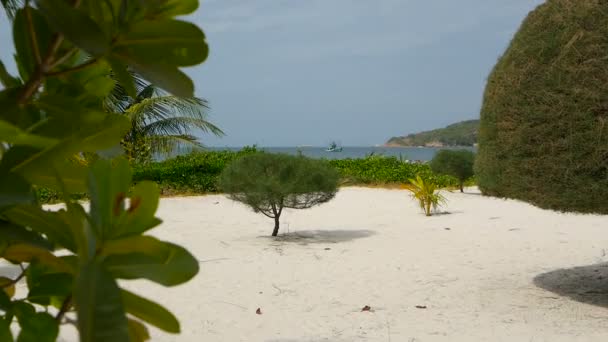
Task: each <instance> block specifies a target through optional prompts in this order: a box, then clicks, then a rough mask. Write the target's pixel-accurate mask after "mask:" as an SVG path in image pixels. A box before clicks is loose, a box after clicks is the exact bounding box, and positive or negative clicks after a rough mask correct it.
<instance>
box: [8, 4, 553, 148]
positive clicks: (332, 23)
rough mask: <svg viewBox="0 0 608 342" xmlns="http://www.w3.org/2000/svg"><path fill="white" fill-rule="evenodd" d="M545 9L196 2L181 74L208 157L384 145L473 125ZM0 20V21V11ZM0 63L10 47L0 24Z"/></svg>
mask: <svg viewBox="0 0 608 342" xmlns="http://www.w3.org/2000/svg"><path fill="white" fill-rule="evenodd" d="M542 2H544V1H543V0H458V1H455V0H373V1H370V0H255V1H254V0H202V1H201V5H200V7H199V9H198V11H197V12H196V13H195V14H193V15H190V16H188V17H187V18H185V20H189V21H192V22H194V23H196V24H197V25H198V26H200V27H201V28H202V29H203V30H204V31H205V34H206V35H207V40H208V43H209V45H210V49H211V52H210V56H209V58H208V59H207V61H206V62H205V63H204V64H202V65H200V66H196V67H192V68H187V69H186V70H185V71H186V72H187V73H188V75H189V76H190V77H191V78H192V79H193V81H194V84H195V86H196V96H198V97H203V98H205V99H207V100H208V101H209V102H210V105H211V110H210V113H209V116H210V121H212V122H213V123H214V124H216V125H218V126H219V127H220V128H221V129H223V130H224V132H225V133H226V136H224V137H222V138H217V137H214V136H210V135H201V136H200V137H201V141H202V142H203V143H204V144H205V145H207V146H244V145H253V144H257V145H258V146H299V145H313V146H325V145H328V144H329V143H330V142H331V141H333V140H335V141H337V142H339V143H340V144H341V145H344V146H372V145H377V144H383V143H384V142H386V140H388V139H389V138H390V137H392V136H399V135H406V134H408V133H414V132H418V131H422V130H428V129H434V128H439V127H443V126H445V125H448V124H450V123H454V122H458V121H461V120H467V119H475V118H478V117H479V110H480V107H481V101H482V95H483V89H484V87H485V82H486V79H487V76H488V74H489V72H490V71H491V69H492V67H493V66H494V64H495V63H496V61H497V59H498V58H499V57H500V55H501V54H502V53H503V52H504V50H505V49H506V47H507V46H508V44H509V41H510V40H511V38H512V36H513V34H514V33H515V32H516V31H517V29H518V27H519V25H520V24H521V22H522V20H523V19H524V18H525V16H526V14H527V13H528V12H529V11H531V10H532V9H534V8H535V7H536V6H538V5H539V4H540V3H542ZM0 12H1V11H0ZM0 44H1V47H2V48H1V49H0V59H1V60H2V61H3V62H4V63H5V64H6V65H7V67H8V68H9V69H13V70H14V63H13V62H12V59H13V58H12V53H13V48H12V39H11V33H10V28H9V25H8V23H7V20H6V18H5V17H4V13H2V14H0Z"/></svg>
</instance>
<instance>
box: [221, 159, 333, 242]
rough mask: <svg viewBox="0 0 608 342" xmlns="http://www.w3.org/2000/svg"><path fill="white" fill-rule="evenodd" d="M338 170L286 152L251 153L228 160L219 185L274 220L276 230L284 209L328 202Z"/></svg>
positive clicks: (305, 207)
mask: <svg viewBox="0 0 608 342" xmlns="http://www.w3.org/2000/svg"><path fill="white" fill-rule="evenodd" d="M338 179H339V176H338V172H336V170H335V169H334V168H332V167H331V166H329V165H328V164H327V162H325V161H323V160H316V159H310V158H306V157H302V156H290V155H286V154H270V153H255V154H251V155H247V156H244V157H241V158H239V159H237V160H236V161H234V162H233V163H231V164H230V165H229V166H228V167H227V168H226V169H225V170H224V171H223V172H222V175H221V178H220V188H221V189H222V190H223V191H224V192H226V193H227V194H228V196H229V197H230V198H231V199H233V200H236V201H239V202H242V203H244V204H246V205H248V206H249V207H251V208H252V209H253V210H254V211H255V212H256V213H258V212H259V213H262V214H264V215H266V216H268V217H270V218H272V219H274V230H273V231H272V236H277V234H278V233H279V225H280V217H281V213H282V212H283V209H284V208H291V209H307V208H310V207H313V206H315V205H319V204H322V203H325V202H328V201H329V200H331V199H332V198H334V196H335V195H336V192H337V191H338Z"/></svg>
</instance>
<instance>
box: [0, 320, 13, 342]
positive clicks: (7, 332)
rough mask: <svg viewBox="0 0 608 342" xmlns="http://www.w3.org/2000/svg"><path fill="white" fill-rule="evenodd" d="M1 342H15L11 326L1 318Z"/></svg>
mask: <svg viewBox="0 0 608 342" xmlns="http://www.w3.org/2000/svg"><path fill="white" fill-rule="evenodd" d="M0 341H3V342H13V341H14V340H13V335H12V334H11V329H10V324H9V323H8V322H7V321H5V320H4V319H2V318H0Z"/></svg>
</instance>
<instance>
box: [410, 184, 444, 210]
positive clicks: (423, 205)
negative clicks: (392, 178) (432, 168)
mask: <svg viewBox="0 0 608 342" xmlns="http://www.w3.org/2000/svg"><path fill="white" fill-rule="evenodd" d="M403 188H404V189H406V190H408V191H409V192H411V193H412V198H413V199H415V200H416V201H417V202H418V204H419V205H420V209H422V210H423V211H424V214H425V215H426V216H431V212H432V210H435V211H436V210H437V209H438V208H439V207H440V206H441V205H443V204H445V203H446V199H445V197H443V195H441V194H440V193H439V192H438V190H439V187H438V186H437V183H435V182H434V181H433V180H431V179H424V178H423V177H420V175H418V176H416V178H415V179H410V180H409V184H405V185H404V186H403Z"/></svg>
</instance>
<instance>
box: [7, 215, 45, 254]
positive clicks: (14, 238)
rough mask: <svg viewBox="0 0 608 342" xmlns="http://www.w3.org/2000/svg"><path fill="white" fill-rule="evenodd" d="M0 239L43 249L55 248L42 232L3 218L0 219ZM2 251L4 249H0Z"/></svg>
mask: <svg viewBox="0 0 608 342" xmlns="http://www.w3.org/2000/svg"><path fill="white" fill-rule="evenodd" d="M0 241H3V242H6V243H7V244H15V243H25V244H28V245H32V246H36V247H40V248H42V249H48V250H52V249H53V244H52V243H50V242H49V241H48V240H46V239H45V238H44V237H43V236H42V235H41V234H38V233H37V232H34V231H31V230H28V229H27V228H25V227H20V226H17V225H15V224H13V223H11V222H6V221H3V220H0ZM2 253H3V249H0V254H2Z"/></svg>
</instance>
